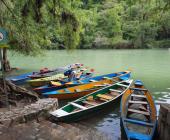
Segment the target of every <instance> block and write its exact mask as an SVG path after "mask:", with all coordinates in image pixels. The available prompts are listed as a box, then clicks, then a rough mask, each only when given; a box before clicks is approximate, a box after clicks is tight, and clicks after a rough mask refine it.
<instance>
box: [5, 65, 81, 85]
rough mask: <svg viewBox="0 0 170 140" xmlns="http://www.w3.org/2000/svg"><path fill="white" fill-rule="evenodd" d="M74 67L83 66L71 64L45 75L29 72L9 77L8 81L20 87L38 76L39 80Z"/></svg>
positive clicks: (48, 71)
mask: <svg viewBox="0 0 170 140" xmlns="http://www.w3.org/2000/svg"><path fill="white" fill-rule="evenodd" d="M73 65H76V66H81V65H82V64H80V63H75V64H70V65H67V66H64V67H59V68H56V69H53V70H47V71H46V72H44V73H41V70H40V72H29V73H24V74H21V75H17V76H11V77H7V78H6V79H7V80H10V81H12V82H13V83H14V84H17V85H20V84H24V83H25V82H26V81H27V80H31V77H35V78H36V76H37V78H40V77H47V76H51V75H53V74H57V73H61V72H64V71H66V70H68V69H70V68H71V67H72V66H73ZM45 69H47V68H45ZM42 70H43V69H42Z"/></svg>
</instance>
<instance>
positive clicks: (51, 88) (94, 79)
mask: <svg viewBox="0 0 170 140" xmlns="http://www.w3.org/2000/svg"><path fill="white" fill-rule="evenodd" d="M122 74H124V75H123V76H122V77H120V78H122V79H123V78H125V79H129V78H130V74H131V72H130V71H123V72H117V73H110V74H104V75H100V76H95V77H88V78H87V77H86V78H84V79H82V80H74V81H71V82H68V83H67V81H64V82H62V83H61V84H62V85H61V86H55V85H45V86H41V87H38V88H34V89H33V90H34V91H35V92H37V93H45V92H50V91H54V90H58V89H61V88H63V87H73V86H77V85H81V84H88V83H90V82H97V81H100V80H102V79H104V78H113V77H116V76H118V75H122Z"/></svg>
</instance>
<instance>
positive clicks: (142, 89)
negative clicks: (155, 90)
mask: <svg viewBox="0 0 170 140" xmlns="http://www.w3.org/2000/svg"><path fill="white" fill-rule="evenodd" d="M130 90H138V91H148V90H147V89H144V88H130Z"/></svg>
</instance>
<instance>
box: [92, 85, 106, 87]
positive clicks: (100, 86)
mask: <svg viewBox="0 0 170 140" xmlns="http://www.w3.org/2000/svg"><path fill="white" fill-rule="evenodd" d="M94 86H95V87H105V86H106V85H94Z"/></svg>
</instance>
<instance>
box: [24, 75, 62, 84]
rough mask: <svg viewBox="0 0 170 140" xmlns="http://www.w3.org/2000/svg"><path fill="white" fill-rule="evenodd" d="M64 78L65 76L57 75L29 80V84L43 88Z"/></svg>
mask: <svg viewBox="0 0 170 140" xmlns="http://www.w3.org/2000/svg"><path fill="white" fill-rule="evenodd" d="M63 78H65V76H64V74H56V75H53V76H50V77H45V78H39V79H33V80H28V81H27V82H28V83H29V84H30V85H31V86H42V85H44V84H48V83H49V82H50V81H56V80H59V79H63Z"/></svg>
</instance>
